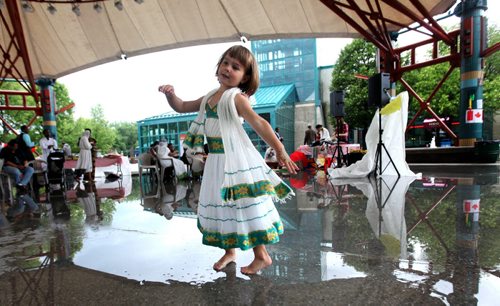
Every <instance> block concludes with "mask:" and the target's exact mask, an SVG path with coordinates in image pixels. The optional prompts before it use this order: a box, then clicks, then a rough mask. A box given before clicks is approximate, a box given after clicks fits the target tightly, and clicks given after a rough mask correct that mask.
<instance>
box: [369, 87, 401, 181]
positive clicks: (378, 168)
mask: <svg viewBox="0 0 500 306" xmlns="http://www.w3.org/2000/svg"><path fill="white" fill-rule="evenodd" d="M384 92H385V93H386V94H387V95H388V96H389V97H390V98H392V97H391V96H390V95H389V94H388V93H387V91H386V90H384ZM377 108H378V143H377V151H376V153H375V169H374V170H373V172H372V173H373V175H375V176H377V175H382V173H384V171H385V170H386V169H387V167H389V165H392V166H393V167H394V170H396V173H397V174H398V177H401V174H400V173H399V171H398V168H397V167H396V164H395V163H394V161H393V160H392V157H391V154H389V150H387V148H386V147H385V144H384V142H383V141H382V134H383V133H384V130H383V129H382V114H381V113H380V111H381V110H382V106H381V105H379V106H377ZM382 149H384V151H385V153H386V154H387V157H389V161H390V163H389V164H387V165H386V166H385V168H384V169H382Z"/></svg>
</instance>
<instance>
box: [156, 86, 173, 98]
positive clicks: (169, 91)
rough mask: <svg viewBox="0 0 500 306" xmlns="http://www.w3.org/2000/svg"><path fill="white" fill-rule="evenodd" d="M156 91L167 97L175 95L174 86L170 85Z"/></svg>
mask: <svg viewBox="0 0 500 306" xmlns="http://www.w3.org/2000/svg"><path fill="white" fill-rule="evenodd" d="M158 91H159V92H162V93H164V94H165V95H167V96H173V95H175V91H174V86H172V85H161V86H160V87H158Z"/></svg>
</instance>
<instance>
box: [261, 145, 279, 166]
mask: <svg viewBox="0 0 500 306" xmlns="http://www.w3.org/2000/svg"><path fill="white" fill-rule="evenodd" d="M264 160H265V161H266V162H268V163H277V162H278V158H277V157H276V152H275V151H274V149H273V148H272V147H269V148H267V150H266V153H265V154H264Z"/></svg>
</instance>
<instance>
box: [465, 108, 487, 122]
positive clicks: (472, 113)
mask: <svg viewBox="0 0 500 306" xmlns="http://www.w3.org/2000/svg"><path fill="white" fill-rule="evenodd" d="M482 122H483V110H482V109H468V110H467V111H466V112H465V123H482Z"/></svg>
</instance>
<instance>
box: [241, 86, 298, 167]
mask: <svg viewBox="0 0 500 306" xmlns="http://www.w3.org/2000/svg"><path fill="white" fill-rule="evenodd" d="M235 104H236V110H237V111H238V114H239V115H240V116H241V117H243V119H245V120H246V121H247V122H248V123H249V124H250V125H251V126H252V128H253V129H254V130H255V131H256V132H257V134H259V136H260V137H262V139H264V141H265V142H266V143H267V144H268V145H270V146H271V147H272V148H273V149H274V150H275V151H276V157H277V159H278V162H279V164H280V165H281V166H283V167H286V168H287V170H288V172H290V173H292V174H295V173H297V170H299V168H298V167H297V165H296V164H295V163H294V162H293V161H292V160H291V159H290V157H289V156H288V154H287V153H286V151H285V147H284V146H283V144H282V143H281V141H279V139H278V137H276V134H274V131H273V128H272V127H271V125H270V124H269V122H267V121H266V120H265V119H264V118H262V117H261V116H259V115H258V114H257V113H256V112H255V111H254V110H253V109H252V106H251V105H250V101H248V98H247V97H246V96H244V95H241V94H239V95H236V97H235Z"/></svg>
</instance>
